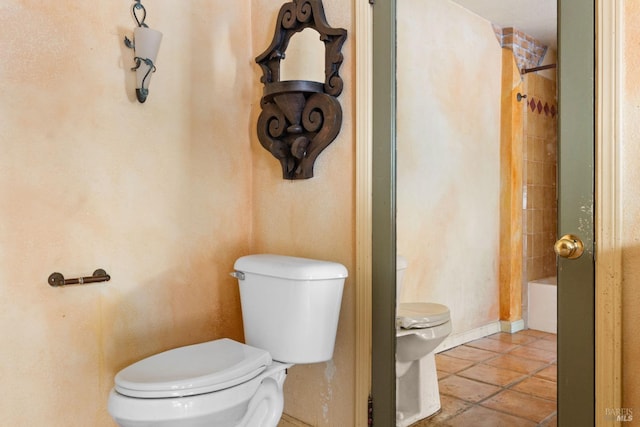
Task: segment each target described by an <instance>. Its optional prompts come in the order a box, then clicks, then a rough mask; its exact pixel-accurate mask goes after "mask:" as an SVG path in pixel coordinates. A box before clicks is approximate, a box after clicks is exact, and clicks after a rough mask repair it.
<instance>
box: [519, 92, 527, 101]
mask: <svg viewBox="0 0 640 427" xmlns="http://www.w3.org/2000/svg"><path fill="white" fill-rule="evenodd" d="M526 97H527V95H523V94H521V93H520V92H518V95H517V96H516V99H517V100H518V102H520V101H522V100H523V99H525V98H526Z"/></svg>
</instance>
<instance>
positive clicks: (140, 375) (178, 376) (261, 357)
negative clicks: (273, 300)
mask: <svg viewBox="0 0 640 427" xmlns="http://www.w3.org/2000/svg"><path fill="white" fill-rule="evenodd" d="M270 364H271V355H270V354H269V352H268V351H266V350H262V349H259V348H255V347H251V346H249V345H246V344H242V343H239V342H237V341H233V340H231V339H228V338H223V339H219V340H215V341H209V342H204V343H201V344H194V345H189V346H185V347H179V348H174V349H173V350H168V351H165V352H163V353H158V354H155V355H153V356H150V357H147V358H146V359H142V360H140V361H139V362H136V363H134V364H132V365H130V366H128V367H126V368H124V369H123V370H121V371H120V372H118V374H117V375H116V378H115V383H116V384H115V390H116V391H117V392H118V393H120V394H124V395H125V396H131V397H140V398H159V397H179V396H191V395H195V394H203V393H211V392H213V391H217V390H222V389H225V388H228V387H233V386H234V385H237V384H241V383H243V382H245V381H248V380H250V379H251V378H253V377H255V376H256V375H258V374H259V373H260V372H262V371H263V370H264V369H265V368H266V367H267V366H268V365H270Z"/></svg>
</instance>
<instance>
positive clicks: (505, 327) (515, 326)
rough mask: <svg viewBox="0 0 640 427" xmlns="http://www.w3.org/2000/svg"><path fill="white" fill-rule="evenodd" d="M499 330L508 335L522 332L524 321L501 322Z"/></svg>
mask: <svg viewBox="0 0 640 427" xmlns="http://www.w3.org/2000/svg"><path fill="white" fill-rule="evenodd" d="M500 330H501V331H502V332H508V333H510V334H514V333H516V332H518V331H522V330H524V319H520V320H516V321H514V322H511V321H509V320H501V321H500Z"/></svg>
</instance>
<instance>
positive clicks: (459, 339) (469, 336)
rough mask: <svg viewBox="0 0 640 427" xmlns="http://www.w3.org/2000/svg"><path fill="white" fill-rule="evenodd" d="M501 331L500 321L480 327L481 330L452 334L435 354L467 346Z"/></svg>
mask: <svg viewBox="0 0 640 427" xmlns="http://www.w3.org/2000/svg"><path fill="white" fill-rule="evenodd" d="M501 330H502V329H501V326H500V321H495V322H491V323H488V324H486V325H484V326H480V327H479V328H475V329H471V330H470V331H464V332H458V333H456V334H451V335H449V336H448V337H447V338H445V340H444V341H442V343H441V344H440V345H439V346H438V347H437V348H436V350H435V352H436V353H440V352H442V351H445V350H449V349H450V348H453V347H457V346H459V345H462V344H466V343H468V342H470V341H474V340H477V339H480V338H484V337H486V336H489V335H492V334H495V333H498V332H500V331H501Z"/></svg>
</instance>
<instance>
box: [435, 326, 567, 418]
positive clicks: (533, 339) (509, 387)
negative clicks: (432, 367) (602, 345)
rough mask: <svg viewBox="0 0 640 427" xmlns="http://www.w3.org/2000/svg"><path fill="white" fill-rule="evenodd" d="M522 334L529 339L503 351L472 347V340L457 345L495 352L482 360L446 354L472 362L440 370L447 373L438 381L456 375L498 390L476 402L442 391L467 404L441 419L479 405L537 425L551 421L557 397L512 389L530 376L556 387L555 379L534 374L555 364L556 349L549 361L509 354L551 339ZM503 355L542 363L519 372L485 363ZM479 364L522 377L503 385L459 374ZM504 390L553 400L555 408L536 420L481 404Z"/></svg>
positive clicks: (555, 413)
mask: <svg viewBox="0 0 640 427" xmlns="http://www.w3.org/2000/svg"><path fill="white" fill-rule="evenodd" d="M522 335H526V336H527V337H529V338H531V341H528V342H522V343H508V344H513V345H514V347H513V348H510V349H509V350H505V351H498V352H496V351H494V350H489V349H486V348H482V347H474V346H473V345H472V343H473V341H472V342H470V343H466V344H462V345H461V346H459V347H466V348H472V349H475V350H482V351H487V352H491V353H494V354H495V355H493V356H490V357H488V358H486V359H483V360H478V361H476V360H469V359H464V358H461V357H456V356H453V355H447V356H448V357H451V358H454V359H458V360H461V361H466V362H471V363H472V364H471V365H470V366H467V367H465V368H462V369H460V370H457V371H456V372H446V371H441V372H444V373H445V374H447V375H446V376H444V377H442V378H441V379H439V380H438V381H440V380H443V379H445V378H449V377H451V376H456V377H459V378H463V379H466V380H470V381H476V382H478V383H480V384H486V385H491V386H494V387H497V388H498V390H497V391H496V392H494V393H491V394H489V395H487V396H485V397H484V398H482V399H480V400H478V401H477V402H470V401H467V400H465V399H462V398H460V397H458V396H453V395H450V394H447V393H443V395H445V396H448V397H450V398H453V399H456V400H460V401H462V402H464V403H465V404H466V405H468V406H467V407H466V408H465V409H463V410H461V411H459V412H455V413H453V414H450V415H449V416H448V417H446V418H445V419H444V420H442V421H446V420H450V419H452V418H454V417H456V416H458V415H460V414H462V413H464V412H466V411H468V410H470V409H471V408H473V407H476V406H481V407H483V408H486V409H490V410H493V411H496V412H499V413H502V414H505V415H509V416H513V417H517V418H520V419H522V420H526V421H530V422H534V423H537V425H538V426H543V425H546V423H547V422H549V421H551V420H552V419H553V418H554V417H555V416H556V415H557V399H556V400H555V401H554V400H552V399H548V398H546V397H543V396H539V395H536V394H533V393H531V392H524V391H519V390H514V389H513V387H516V386H517V385H519V384H521V383H523V382H524V381H527V380H530V379H532V378H537V379H539V380H542V381H547V382H553V383H556V387H557V379H556V380H555V381H552V380H550V379H547V378H543V377H539V376H536V375H537V374H538V373H540V372H541V371H543V370H545V369H547V368H549V367H552V366H554V365H556V363H557V350H556V357H555V358H554V359H553V360H551V361H544V360H538V359H529V358H527V357H523V356H518V355H513V354H510V353H512V352H513V351H515V350H517V349H519V348H523V347H527V346H531V344H534V343H537V342H540V341H543V340H544V341H552V340H550V339H548V336H545V335H539V336H536V335H530V334H522ZM486 338H488V339H495V340H496V341H500V342H505V341H502V340H500V339H498V338H492V336H487V337H484V338H481V339H486ZM531 348H534V349H537V350H541V351H547V352H550V350H548V349H546V348H539V347H535V346H531ZM443 353H446V352H443ZM505 355H509V356H511V357H514V358H518V359H525V360H529V361H534V362H540V363H542V366H540V367H539V368H536V369H534V370H532V371H530V372H520V371H515V370H512V369H506V368H501V367H499V366H493V365H489V364H487V362H489V361H491V360H495V359H497V358H499V357H501V356H505ZM481 365H483V366H489V367H493V368H496V369H502V370H506V371H510V372H515V373H518V374H522V375H523V378H521V379H518V380H515V381H513V382H510V383H507V384H505V385H499V384H494V383H490V382H485V381H482V380H478V379H475V378H469V377H465V376H463V375H460V374H461V373H462V372H464V371H467V370H469V369H472V368H474V367H478V366H481ZM504 391H511V392H513V393H519V394H522V395H525V396H529V397H534V398H537V399H540V400H543V401H546V402H553V403H555V404H556V409H555V410H554V411H552V412H551V413H550V414H548V415H547V416H546V417H545V418H544V419H542V420H540V421H539V422H538V421H535V420H531V419H529V418H526V417H524V416H522V415H520V414H514V413H511V412H506V411H504V410H501V409H496V408H490V407H488V406H484V405H483V403H485V402H486V401H488V400H489V399H491V398H493V397H495V396H497V395H498V394H500V393H502V392H504Z"/></svg>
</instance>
